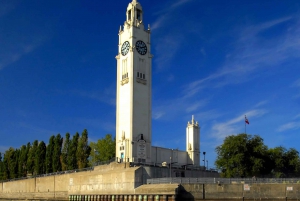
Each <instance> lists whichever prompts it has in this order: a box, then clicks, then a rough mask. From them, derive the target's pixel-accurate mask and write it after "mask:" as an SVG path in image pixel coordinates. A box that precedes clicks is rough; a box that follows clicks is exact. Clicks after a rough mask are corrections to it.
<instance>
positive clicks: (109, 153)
mask: <svg viewBox="0 0 300 201" xmlns="http://www.w3.org/2000/svg"><path fill="white" fill-rule="evenodd" d="M90 147H91V149H92V153H91V157H90V164H91V165H92V164H93V163H95V162H99V161H108V160H110V159H112V158H113V157H115V155H116V139H115V138H112V135H111V134H106V135H105V137H104V138H102V139H99V140H98V141H97V142H96V143H94V142H91V143H90Z"/></svg>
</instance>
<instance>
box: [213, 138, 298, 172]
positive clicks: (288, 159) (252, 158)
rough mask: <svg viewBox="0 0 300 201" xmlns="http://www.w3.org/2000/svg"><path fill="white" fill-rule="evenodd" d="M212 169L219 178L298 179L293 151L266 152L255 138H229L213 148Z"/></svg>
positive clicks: (295, 155)
mask: <svg viewBox="0 0 300 201" xmlns="http://www.w3.org/2000/svg"><path fill="white" fill-rule="evenodd" d="M216 152H217V160H216V161H215V165H216V166H217V168H218V169H219V170H220V171H221V176H222V177H253V176H259V177H299V176H300V157H299V152H298V151H297V150H296V149H294V148H290V149H286V148H284V147H282V146H280V147H275V148H270V149H269V148H268V147H267V146H266V145H265V144H264V142H263V139H262V138H261V137H260V136H258V135H254V136H252V135H247V134H239V135H231V136H228V137H226V138H225V140H224V142H223V144H222V145H220V146H218V147H217V148H216Z"/></svg>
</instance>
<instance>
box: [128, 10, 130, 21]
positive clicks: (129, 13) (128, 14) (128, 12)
mask: <svg viewBox="0 0 300 201" xmlns="http://www.w3.org/2000/svg"><path fill="white" fill-rule="evenodd" d="M127 20H128V21H130V20H131V10H130V11H128V19H127Z"/></svg>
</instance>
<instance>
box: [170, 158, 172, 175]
mask: <svg viewBox="0 0 300 201" xmlns="http://www.w3.org/2000/svg"><path fill="white" fill-rule="evenodd" d="M170 178H172V157H170Z"/></svg>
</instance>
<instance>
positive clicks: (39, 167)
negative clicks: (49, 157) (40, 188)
mask: <svg viewBox="0 0 300 201" xmlns="http://www.w3.org/2000/svg"><path fill="white" fill-rule="evenodd" d="M34 169H35V172H36V174H37V175H39V174H45V172H46V144H45V143H44V142H43V141H41V142H40V143H39V145H38V148H37V151H36V152H35V158H34Z"/></svg>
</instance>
